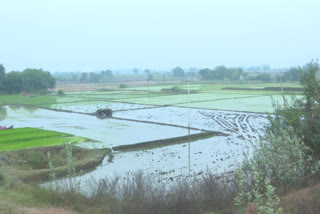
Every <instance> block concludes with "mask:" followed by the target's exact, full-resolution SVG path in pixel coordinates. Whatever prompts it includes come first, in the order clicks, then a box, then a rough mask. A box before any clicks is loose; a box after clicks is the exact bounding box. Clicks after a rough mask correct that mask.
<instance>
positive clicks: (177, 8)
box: [0, 0, 320, 71]
mask: <svg viewBox="0 0 320 214" xmlns="http://www.w3.org/2000/svg"><path fill="white" fill-rule="evenodd" d="M0 8H1V12H0V64H3V65H4V66H5V67H6V69H7V71H11V70H23V69H24V68H27V67H31V68H43V69H45V70H49V71H94V70H101V69H119V68H134V67H138V68H141V69H142V68H150V69H172V68H173V67H175V66H182V67H184V68H188V67H191V66H193V67H198V68H203V67H209V68H213V67H215V66H217V65H226V66H252V65H261V64H269V65H270V66H271V67H290V66H296V65H303V64H305V63H307V62H308V61H310V60H311V59H316V58H318V57H319V50H320V1H317V0H301V1H295V0H157V1H154V0H0Z"/></svg>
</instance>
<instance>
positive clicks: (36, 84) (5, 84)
mask: <svg viewBox="0 0 320 214" xmlns="http://www.w3.org/2000/svg"><path fill="white" fill-rule="evenodd" d="M55 85H56V79H55V78H54V77H52V76H51V74H50V72H48V71H44V70H42V69H31V68H27V69H25V70H24V71H23V72H19V71H11V72H9V73H6V69H5V68H4V66H3V65H1V64H0V94H17V93H20V92H27V93H39V92H40V93H41V92H42V93H46V91H47V90H48V89H50V88H54V87H55Z"/></svg>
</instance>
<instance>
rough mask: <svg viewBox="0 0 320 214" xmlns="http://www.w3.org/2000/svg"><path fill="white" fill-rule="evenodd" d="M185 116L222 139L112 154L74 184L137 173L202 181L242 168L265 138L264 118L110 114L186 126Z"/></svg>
mask: <svg viewBox="0 0 320 214" xmlns="http://www.w3.org/2000/svg"><path fill="white" fill-rule="evenodd" d="M119 105H120V104H119ZM188 115H190V121H191V122H190V127H192V128H196V129H200V130H203V131H215V132H220V133H224V134H225V135H224V136H215V137H211V138H209V139H204V140H197V141H194V142H191V143H183V144H177V145H170V146H165V147H161V148H152V149H141V150H137V151H126V152H115V153H114V158H113V160H112V162H110V161H109V157H106V158H105V160H104V161H103V163H102V164H101V166H99V167H98V168H97V169H96V170H94V171H92V172H90V173H88V174H85V175H83V176H81V177H78V178H76V179H80V180H81V183H82V184H85V183H88V182H93V178H94V180H95V182H97V181H98V180H99V179H104V178H105V177H114V176H120V177H121V178H122V179H126V178H127V177H128V176H131V175H132V174H133V173H136V172H137V171H138V170H141V171H143V172H144V173H145V174H147V175H149V176H153V177H154V178H155V179H160V180H164V181H166V182H170V181H174V180H176V179H180V178H182V177H188V176H196V177H200V176H202V175H203V174H204V173H206V172H207V170H209V171H212V172H213V173H216V174H221V173H225V172H232V171H234V170H236V169H237V167H238V166H239V165H240V164H241V163H242V161H243V160H244V158H245V154H248V153H250V151H251V150H252V143H256V142H257V141H258V140H259V137H260V136H263V135H264V131H265V128H266V126H267V124H268V120H267V115H266V114H257V113H245V112H230V111H217V110H208V109H195V108H190V109H189V110H188V108H184V107H172V106H169V107H158V108H140V109H139V108H138V109H131V110H130V109H128V110H123V111H116V112H114V117H117V118H123V119H132V120H137V121H150V122H156V123H166V124H171V125H179V126H187V124H188ZM157 131H159V130H157ZM159 133H160V131H159ZM119 134H120V133H119ZM146 135H148V134H147V133H145V136H146ZM185 135H187V132H185ZM162 138H164V136H163V137H162ZM61 182H62V183H64V182H66V180H62V181H61ZM85 186H86V185H84V187H83V188H85Z"/></svg>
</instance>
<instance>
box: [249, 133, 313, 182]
mask: <svg viewBox="0 0 320 214" xmlns="http://www.w3.org/2000/svg"><path fill="white" fill-rule="evenodd" d="M309 153H310V148H309V147H308V146H306V145H305V144H304V143H303V141H302V140H301V139H299V138H298V137H297V136H296V135H295V133H294V131H293V129H292V128H287V130H279V131H278V132H277V134H276V135H275V134H273V133H271V132H269V133H267V135H266V137H265V139H264V140H261V142H260V144H259V145H258V146H256V147H255V151H254V152H253V154H252V158H251V159H248V160H247V161H245V162H244V164H243V172H244V174H245V175H246V177H247V178H248V179H249V182H253V181H254V178H255V177H256V176H255V174H254V173H255V172H257V173H259V175H260V177H261V178H262V180H266V179H268V180H269V181H270V183H271V185H272V186H275V187H278V188H283V187H286V186H291V185H293V184H295V182H297V181H298V180H299V179H300V178H301V177H303V176H305V175H308V174H311V173H312V172H314V171H315V170H317V169H318V162H315V161H314V159H313V157H312V156H311V155H309Z"/></svg>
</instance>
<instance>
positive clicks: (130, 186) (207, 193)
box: [58, 172, 236, 214]
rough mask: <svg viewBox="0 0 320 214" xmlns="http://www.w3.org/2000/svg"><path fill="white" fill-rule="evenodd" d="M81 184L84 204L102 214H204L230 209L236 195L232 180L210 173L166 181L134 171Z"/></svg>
mask: <svg viewBox="0 0 320 214" xmlns="http://www.w3.org/2000/svg"><path fill="white" fill-rule="evenodd" d="M231 180H232V179H231ZM66 182H68V181H66ZM83 184H84V186H85V189H83V191H82V194H83V195H85V196H86V199H85V200H83V202H82V203H83V205H85V204H86V206H92V204H94V205H95V208H94V209H96V210H100V211H101V213H105V212H107V213H115V214H128V213H130V214H153V213H154V214H158V213H166V214H176V213H181V214H182V213H183V214H203V213H205V212H206V211H208V212H209V211H210V212H212V211H214V212H218V211H221V210H223V209H232V207H234V206H233V198H234V197H235V195H236V193H235V188H234V183H233V181H226V180H225V179H222V178H220V179H217V178H216V177H215V176H214V175H213V174H212V173H207V174H206V175H204V176H203V177H202V178H199V179H195V177H192V178H190V177H189V178H183V177H182V178H180V179H177V180H176V181H170V180H168V181H166V182H165V181H163V180H162V179H161V178H157V177H153V176H148V175H144V174H143V173H142V172H136V173H134V174H133V175H130V176H127V177H121V178H120V177H114V178H112V179H110V178H105V179H101V180H99V181H96V180H94V178H92V179H91V180H89V181H87V182H86V183H83ZM74 185H76V182H75V183H74ZM58 189H59V190H61V191H62V192H63V191H69V192H68V193H69V194H71V193H72V194H74V195H76V194H79V192H78V191H73V192H72V191H70V188H69V184H67V183H65V188H64V187H63V185H61V187H60V188H58ZM73 189H74V190H76V189H77V188H73ZM60 194H61V192H60ZM68 197H71V195H70V196H68ZM106 201H112V203H106ZM106 210H108V211H106ZM91 213H93V212H91Z"/></svg>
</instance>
